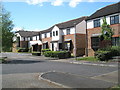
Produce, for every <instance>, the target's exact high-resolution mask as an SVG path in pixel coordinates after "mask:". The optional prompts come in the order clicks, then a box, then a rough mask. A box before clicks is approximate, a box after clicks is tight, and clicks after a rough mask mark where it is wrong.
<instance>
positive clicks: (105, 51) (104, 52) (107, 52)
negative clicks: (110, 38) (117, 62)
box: [95, 46, 120, 61]
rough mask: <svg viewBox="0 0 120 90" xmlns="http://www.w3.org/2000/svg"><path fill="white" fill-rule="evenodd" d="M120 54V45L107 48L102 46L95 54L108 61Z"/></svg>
mask: <svg viewBox="0 0 120 90" xmlns="http://www.w3.org/2000/svg"><path fill="white" fill-rule="evenodd" d="M119 55H120V47H119V46H112V47H107V48H102V49H100V50H98V51H97V52H95V56H96V57H97V58H98V59H99V60H101V61H106V60H109V59H111V58H112V57H113V56H119Z"/></svg>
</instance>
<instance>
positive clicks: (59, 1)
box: [51, 0, 63, 6]
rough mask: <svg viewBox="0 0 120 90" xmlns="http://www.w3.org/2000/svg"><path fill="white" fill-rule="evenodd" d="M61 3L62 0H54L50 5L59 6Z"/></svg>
mask: <svg viewBox="0 0 120 90" xmlns="http://www.w3.org/2000/svg"><path fill="white" fill-rule="evenodd" d="M62 3H63V0H55V1H53V2H51V5H53V6H61V5H62Z"/></svg>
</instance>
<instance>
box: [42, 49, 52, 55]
mask: <svg viewBox="0 0 120 90" xmlns="http://www.w3.org/2000/svg"><path fill="white" fill-rule="evenodd" d="M46 51H51V50H50V49H42V50H41V52H42V53H43V55H44V53H45V52H46Z"/></svg>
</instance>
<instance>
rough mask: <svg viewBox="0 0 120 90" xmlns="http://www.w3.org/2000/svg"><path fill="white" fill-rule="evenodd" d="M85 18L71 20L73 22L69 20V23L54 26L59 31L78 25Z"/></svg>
mask: <svg viewBox="0 0 120 90" xmlns="http://www.w3.org/2000/svg"><path fill="white" fill-rule="evenodd" d="M86 18H87V16H84V17H80V18H77V19H73V20H70V21H66V22H62V23H59V24H56V26H58V27H59V28H60V29H65V28H70V27H74V26H75V25H77V24H78V23H80V22H82V21H83V20H85V19H86Z"/></svg>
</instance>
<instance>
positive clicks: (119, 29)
mask: <svg viewBox="0 0 120 90" xmlns="http://www.w3.org/2000/svg"><path fill="white" fill-rule="evenodd" d="M110 27H111V28H113V29H114V35H118V34H120V24H114V25H110ZM97 33H101V28H100V27H97V28H92V29H87V37H88V42H87V43H88V47H87V50H88V56H94V53H95V52H94V50H93V49H92V48H91V36H92V34H97Z"/></svg>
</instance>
